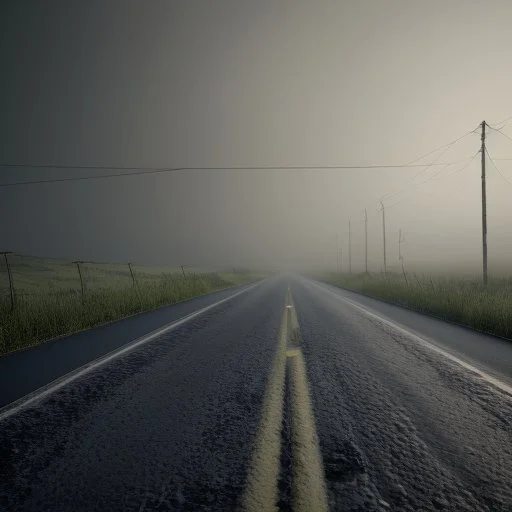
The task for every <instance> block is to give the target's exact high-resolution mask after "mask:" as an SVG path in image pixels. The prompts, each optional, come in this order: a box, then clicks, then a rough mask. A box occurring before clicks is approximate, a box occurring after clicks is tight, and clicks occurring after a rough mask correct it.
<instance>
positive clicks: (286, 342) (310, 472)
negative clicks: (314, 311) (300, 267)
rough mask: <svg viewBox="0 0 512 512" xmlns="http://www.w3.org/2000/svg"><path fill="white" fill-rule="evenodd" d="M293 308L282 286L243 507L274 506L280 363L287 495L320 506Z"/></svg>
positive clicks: (323, 503) (317, 459) (262, 511)
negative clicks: (287, 409)
mask: <svg viewBox="0 0 512 512" xmlns="http://www.w3.org/2000/svg"><path fill="white" fill-rule="evenodd" d="M297 332H298V321H297V313H296V311H295V307H294V305H293V300H292V296H291V291H290V289H289V288H288V292H287V294H286V301H285V307H284V311H283V316H282V320H281V328H280V331H279V343H278V348H277V352H276V356H275V359H274V363H273V366H272V371H271V374H270V377H269V381H268V384H267V388H266V392H265V397H264V400H263V412H262V417H261V420H260V426H259V430H258V433H257V436H256V442H255V447H254V450H253V454H252V460H251V465H250V469H249V472H248V483H247V486H246V492H245V495H244V499H243V509H244V510H245V511H247V512H267V511H272V512H274V511H277V510H278V508H277V501H278V479H279V470H280V454H281V429H282V421H283V406H284V394H285V385H286V384H285V376H286V368H287V367H288V371H289V372H290V400H291V404H290V405H291V414H292V418H291V423H292V424H291V431H292V461H293V475H292V500H293V510H296V511H298V512H310V511H315V512H326V511H327V510H328V506H327V495H326V491H325V482H324V472H323V464H322V457H321V455H320V448H319V444H318V436H317V433H316V428H315V420H314V415H313V408H312V404H311V398H310V395H309V386H308V382H307V377H306V366H305V362H304V358H303V356H302V352H301V349H300V347H299V346H298V343H299V342H300V337H299V336H298V335H297Z"/></svg>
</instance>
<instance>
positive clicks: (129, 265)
mask: <svg viewBox="0 0 512 512" xmlns="http://www.w3.org/2000/svg"><path fill="white" fill-rule="evenodd" d="M128 268H129V269H130V274H131V276H132V282H133V287H134V288H135V287H136V286H137V284H136V282H135V274H134V273H133V268H132V264H131V263H128Z"/></svg>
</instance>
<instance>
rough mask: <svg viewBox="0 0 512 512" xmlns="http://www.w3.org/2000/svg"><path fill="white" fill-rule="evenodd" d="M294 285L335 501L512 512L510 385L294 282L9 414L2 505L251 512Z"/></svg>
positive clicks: (344, 506)
mask: <svg viewBox="0 0 512 512" xmlns="http://www.w3.org/2000/svg"><path fill="white" fill-rule="evenodd" d="M288 287H289V288H290V292H291V295H290V297H293V308H294V309H295V312H296V319H297V321H298V326H299V330H298V331H297V338H296V339H295V342H296V343H297V344H298V346H300V348H301V351H302V356H303V359H304V364H305V372H306V375H307V385H309V392H310V396H311V405H312V412H313V416H314V423H315V424H316V433H317V436H318V445H319V450H320V455H321V466H322V470H323V479H324V481H325V492H326V496H327V501H328V505H329V509H330V510H354V511H355V510H361V511H362V510H370V511H372V510H405V511H416V510H453V511H464V510H466V511H509V510H512V397H511V395H509V394H508V393H507V392H506V390H504V389H499V388H497V387H496V386H494V385H493V384H492V382H490V381H487V380H486V379H485V378H482V376H481V375H480V374H479V373H477V372H474V371H471V369H468V368H467V367H466V368H464V367H462V366H460V365H458V364H457V363H456V362H454V361H453V360H450V359H449V358H446V357H443V355H442V354H440V353H438V352H435V351H432V350H430V349H429V348H428V346H425V345H422V344H421V343H418V342H417V340H416V339H415V338H414V337H411V336H408V335H407V334H406V333H404V332H403V331H396V330H394V329H393V328H392V326H390V325H389V324H383V323H380V322H379V321H377V320H375V318H372V317H370V316H368V315H365V313H364V312H363V311H361V310H359V309H357V308H354V307H353V306H352V305H350V304H349V303H347V302H344V301H342V300H337V298H336V297H335V296H334V294H333V293H332V292H331V293H329V288H328V287H325V286H323V285H318V284H315V283H313V282H312V281H309V280H306V279H303V278H298V277H294V276H278V277H272V278H269V279H267V280H265V281H263V282H262V283H260V284H258V285H257V286H255V287H254V288H252V289H250V290H248V291H246V292H244V293H243V294H241V295H239V296H237V297H235V298H233V299H231V300H228V301H226V302H223V303H222V304H220V305H218V306H216V307H214V308H212V309H210V310H208V311H206V312H205V313H203V314H201V315H200V316H197V317H195V318H193V319H192V320H190V321H189V322H186V323H184V324H182V325H180V326H179V327H178V328H176V329H174V330H172V331H169V332H167V333H165V334H163V335H161V336H158V337H157V338H156V339H153V340H151V341H149V342H148V343H145V344H143V345H141V346H139V347H136V348H134V349H133V350H131V351H130V352H127V353H125V354H123V355H122V356H120V357H118V358H115V359H113V360H111V361H109V362H108V363H107V364H104V365H103V366H101V367H98V368H96V369H94V370H93V371H90V372H89V373H87V374H86V375H84V376H82V377H80V378H78V379H76V380H74V381H73V382H70V383H69V384H68V385H66V386H64V387H62V388H60V389H59V390H57V391H55V392H53V393H51V394H49V395H48V396H46V397H45V398H44V399H41V400H39V401H36V402H34V403H33V404H31V405H30V406H29V407H26V408H24V409H21V410H19V411H18V412H16V413H15V414H12V415H11V416H9V417H6V418H4V419H3V420H2V421H0V510H6V511H11V510H12V511H25V510H26V511H42V510H44V511H46V510H48V511H68V510H69V511H81V510H84V511H85V510H87V511H89V510H90V511H93V510H97V511H107V510H129V511H132V510H133V511H149V510H162V511H163V510H176V511H189V510H214V511H217V510H218V511H229V510H239V509H240V508H241V507H242V496H243V493H244V489H245V487H246V482H247V474H248V473H249V472H250V471H249V470H250V467H249V466H250V464H251V455H252V450H253V446H254V445H255V440H256V437H257V433H258V428H259V425H260V421H261V416H262V409H263V402H264V397H265V393H266V389H267V383H268V382H269V380H271V372H272V367H273V361H274V358H275V355H276V351H277V348H278V342H279V333H280V325H281V323H282V315H283V307H284V305H285V297H286V294H287V290H288ZM352 300H356V299H354V298H353V297H352ZM202 301H203V302H204V299H202ZM191 304H192V305H193V301H192V302H191ZM201 304H202V303H201ZM200 307H201V306H200V303H199V302H198V309H200ZM189 309H193V308H192V307H190V308H189ZM404 314H406V313H404ZM420 327H421V326H420ZM109 329H111V327H110V328H109ZM108 332H109V331H105V333H106V334H105V335H107V333H108ZM416 333H418V330H416ZM419 334H421V333H419ZM430 335H432V333H430ZM458 336H462V337H463V336H464V331H463V330H460V332H458ZM299 338H300V339H299ZM131 339H133V337H132V338H131ZM471 340H472V341H471V343H472V344H476V343H478V340H476V338H475V337H474V336H473V335H472V338H471ZM484 342H485V337H482V340H481V343H484ZM459 345H461V346H462V347H463V343H462V344H459ZM461 350H462V349H461ZM503 350H504V351H507V348H506V347H505V348H504V349H503ZM484 352H485V351H484ZM509 353H512V344H511V351H510V352H509ZM302 356H301V357H302ZM33 371H35V372H37V368H36V367H34V368H33ZM14 394H15V393H14ZM267 394H268V392H267ZM288 394H289V393H288V392H286V391H285V392H284V396H285V398H284V400H287V398H286V397H287V396H288ZM267 398H268V397H267ZM286 407H287V406H286V404H285V410H286ZM286 421H287V418H286V414H284V419H283V422H286ZM286 430H287V429H283V432H285V431H286ZM283 435H284V434H283ZM286 446H290V441H289V440H287V439H284V438H283V447H286ZM287 460H288V462H287V463H286V465H284V466H283V467H282V468H281V471H282V472H283V471H292V472H293V457H292V458H291V459H290V458H288V459H287ZM280 478H281V480H282V481H285V480H286V479H287V476H286V475H281V477H280ZM280 506H281V509H283V510H288V509H289V508H290V505H289V503H286V500H284V501H283V499H281V501H280Z"/></svg>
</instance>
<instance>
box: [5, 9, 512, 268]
mask: <svg viewBox="0 0 512 512" xmlns="http://www.w3.org/2000/svg"><path fill="white" fill-rule="evenodd" d="M0 9H1V11H0V40H1V43H0V52H1V55H0V57H1V62H2V74H1V80H0V112H1V116H0V163H2V164H12V163H14V164H36V165H64V166H67V165H69V166H114V167H138V166H140V167H222V168H225V167H236V166H239V167H246V166H276V167H279V166H346V165H354V166H365V165H398V164H405V163H408V162H410V161H411V160H414V159H417V158H418V157H420V156H421V155H423V154H425V153H427V152H429V151H430V150H433V149H435V148H438V147H440V146H443V145H446V144H448V143H450V142H451V141H453V140H455V139H457V138H459V137H462V136H464V135H465V134H468V133H469V132H471V131H473V130H475V133H470V134H469V135H467V136H465V137H463V138H462V140H460V141H459V142H457V143H455V144H453V145H452V146H449V147H448V148H447V151H446V152H445V153H444V154H441V151H437V152H434V153H432V154H431V155H428V156H426V157H425V158H423V159H422V160H419V163H425V164H427V163H434V164H438V163H440V162H441V163H446V164H448V163H453V164H452V165H450V166H447V167H442V166H439V165H432V166H429V167H410V168H373V169H357V168H355V169H329V170H326V169H309V170H293V169H292V170H282V169H267V170H242V169H240V170H236V169H232V170H219V169H216V170H208V169H205V170H184V171H180V172H174V173H160V174H152V175H148V176H128V177H119V178H109V179H101V180H84V181H73V182H61V183H48V184H34V185H25V186H17V187H0V213H1V215H2V222H1V223H0V250H11V251H15V252H19V253H23V254H31V255H36V256H51V257H59V258H82V259H87V260H100V261H128V260H131V261H137V262H140V263H149V264H152V263H154V264H170V265H175V264H184V265H190V266H203V267H212V268H213V267H225V266H233V265H237V266H254V267H259V268H261V267H265V268H292V267H293V268H299V269H302V268H311V267H317V268H328V269H334V268H336V265H337V246H338V233H339V239H340V244H341V248H342V265H343V268H344V269H345V270H347V269H348V223H349V219H351V228H352V269H353V270H354V271H361V270H364V209H365V208H366V209H367V212H368V250H369V267H370V270H373V271H379V270H380V269H381V268H382V214H381V212H380V211H379V209H380V201H381V199H382V200H383V203H384V205H385V215H386V228H387V258H388V264H389V267H391V268H397V269H398V268H399V261H398V232H399V229H402V231H403V234H404V237H405V241H404V243H403V245H402V253H403V256H404V265H405V266H406V267H407V268H408V269H411V270H412V269H418V270H422V269H438V270H439V269H443V270H445V271H451V270H453V269H459V270H460V269H463V268H464V269H468V270H475V271H478V269H479V266H480V264H481V263H480V262H481V189H480V186H481V181H480V172H481V171H480V154H479V153H478V151H479V148H480V130H479V128H478V125H479V123H480V122H481V121H482V120H486V121H487V122H488V123H489V124H490V125H491V126H494V127H496V128H501V127H502V132H503V134H501V133H499V132H497V131H495V130H492V129H491V128H487V132H488V133H487V135H488V137H487V141H486V142H487V149H488V151H489V154H490V155H491V156H492V158H493V160H494V162H495V164H496V165H497V166H498V168H499V170H500V172H499V171H498V170H496V168H495V167H494V166H493V164H492V163H491V161H490V159H489V158H488V157H486V158H487V174H488V180H487V194H488V195H487V201H488V230H489V269H490V272H498V271H500V272H508V271H512V263H510V262H512V232H511V228H510V225H511V223H510V220H511V219H512V200H511V198H512V160H506V159H507V158H510V159H512V118H510V119H508V120H507V118H508V117H509V116H512V73H511V72H510V65H511V58H512V51H511V49H512V30H511V27H510V20H511V19H512V3H511V2H510V1H509V0H502V1H498V0H493V1H489V2H482V1H474V0H450V1H446V0H433V1H428V2H427V1H411V0H361V1H359V0H358V1H356V0H351V1H341V0H338V1H334V0H333V1H321V0H315V1H313V0H311V1H299V0H287V1H284V0H283V1H279V2H277V1H274V0H272V1H258V2H256V1H253V0H246V1H242V0H218V1H215V2H213V1H209V0H202V1H194V0H173V1H168V0H165V1H157V0H152V1H151V2H144V1H137V2H136V1H132V0H130V1H128V0H119V1H117V2H114V1H106V0H100V1H88V2H69V1H67V0H62V1H50V0H48V1H45V2H39V1H32V2H28V1H27V2H19V1H16V0H11V1H3V2H2V5H1V7H0ZM501 120H507V121H506V122H505V123H503V124H501V125H500V124H498V123H499V122H500V121H501ZM507 136H508V137H510V138H508V137H507ZM472 157H473V159H471V158H472ZM417 163H418V162H417ZM112 172H120V171H115V170H114V171H108V170H87V169H82V170H78V169H72V168H70V169H48V168H43V169H27V168H8V167H2V168H0V173H1V179H0V182H1V183H2V184H4V183H11V182H14V181H24V180H39V179H50V178H61V177H71V176H91V175H98V174H102V173H103V174H109V173H112Z"/></svg>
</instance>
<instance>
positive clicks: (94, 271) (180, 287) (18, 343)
mask: <svg viewBox="0 0 512 512" xmlns="http://www.w3.org/2000/svg"><path fill="white" fill-rule="evenodd" d="M16 258H17V259H16ZM13 259H14V261H13V262H12V267H13V278H14V284H15V289H16V307H15V309H14V311H11V304H10V298H9V294H8V284H7V283H6V274H5V272H3V275H2V276H1V278H2V281H1V283H0V289H1V291H2V295H1V296H0V355H1V354H6V353H9V352H12V351H14V350H18V349H20V348H24V347H27V346H31V345H35V344H39V343H42V342H44V341H46V340H49V339H51V338H54V337H57V336H61V335H64V334H68V333H73V332H76V331H80V330H83V329H87V328H90V327H94V326H98V325H102V324H105V323H108V322H112V321H114V320H118V319H120V318H123V317H126V316H130V315H133V314H136V313H140V312H144V311H150V310H152V309H155V308H158V307H160V306H164V305H167V304H173V303H176V302H179V301H183V300H186V299H190V298H193V297H196V296H199V295H202V294H205V293H209V292H212V291H216V290H221V289H224V288H228V287H231V286H236V285H240V284H245V283H249V282H251V281H256V280H257V279H259V278H261V277H263V275H262V274H256V273H250V272H248V271H241V272H236V271H235V272H206V271H204V270H201V269H186V270H185V275H183V272H182V270H181V269H180V268H164V267H142V266H137V267H135V269H134V271H135V277H136V281H135V286H134V283H133V281H132V278H131V274H130V272H129V269H128V267H127V266H122V265H115V264H103V265H98V264H83V265H82V266H81V269H82V272H83V277H84V283H85V293H84V295H83V297H82V294H81V288H80V281H79V278H78V271H77V267H76V265H73V264H70V263H67V262H58V261H53V260H43V259H37V258H27V257H14V258H13ZM1 270H4V269H1Z"/></svg>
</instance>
